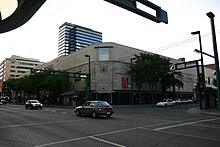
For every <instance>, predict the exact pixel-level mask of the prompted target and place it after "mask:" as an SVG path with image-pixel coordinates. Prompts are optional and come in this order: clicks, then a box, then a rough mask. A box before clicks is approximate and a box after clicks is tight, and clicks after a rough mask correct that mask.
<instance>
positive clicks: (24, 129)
mask: <svg viewBox="0 0 220 147" xmlns="http://www.w3.org/2000/svg"><path fill="white" fill-rule="evenodd" d="M196 106H197V107H198V105H197V104H187V105H178V106H174V107H167V108H157V107H155V106H152V105H151V106H115V107H114V109H115V114H114V115H113V116H112V117H111V118H105V117H100V118H96V119H94V118H90V117H77V116H75V114H74V112H73V110H72V109H69V108H54V107H44V108H43V109H42V110H26V109H24V106H22V105H12V104H7V105H0V146H1V147H8V146H10V147H17V146H19V147H30V146H35V147H44V146H53V147H58V146H59V147H60V146H63V147H68V146H71V147H72V146H83V147H87V146H88V147H93V146H94V147H97V146H105V147H108V146H109V147H110V146H111V147H114V146H116V147H125V146H128V147H166V146H167V147H168V146H169V147H170V146H178V147H186V146H187V147H195V146H199V147H207V146H212V147H219V145H220V117H216V116H209V115H202V114H193V113H189V112H187V110H188V109H189V108H190V107H196Z"/></svg>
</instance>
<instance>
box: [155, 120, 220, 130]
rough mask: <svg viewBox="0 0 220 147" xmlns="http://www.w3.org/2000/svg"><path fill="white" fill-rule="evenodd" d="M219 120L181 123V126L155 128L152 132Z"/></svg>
mask: <svg viewBox="0 0 220 147" xmlns="http://www.w3.org/2000/svg"><path fill="white" fill-rule="evenodd" d="M219 119H220V118H212V119H204V120H198V121H193V122H187V123H182V124H177V125H171V126H166V127H160V128H155V129H153V130H154V131H160V130H165V129H169V128H175V127H181V126H186V125H191V124H196V123H201V122H207V121H214V120H219Z"/></svg>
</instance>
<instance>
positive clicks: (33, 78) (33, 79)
mask: <svg viewBox="0 0 220 147" xmlns="http://www.w3.org/2000/svg"><path fill="white" fill-rule="evenodd" d="M69 87H70V82H69V75H68V74H63V73H62V74H57V75H51V74H49V73H46V74H45V73H37V74H31V75H29V76H25V77H22V78H19V79H9V80H7V81H5V82H4V83H3V89H10V90H13V91H16V92H21V91H23V92H25V93H29V94H36V95H37V94H38V93H39V90H40V89H49V92H50V93H57V94H60V93H62V92H64V91H66V90H68V89H69Z"/></svg>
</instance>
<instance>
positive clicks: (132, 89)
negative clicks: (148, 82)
mask: <svg viewBox="0 0 220 147" xmlns="http://www.w3.org/2000/svg"><path fill="white" fill-rule="evenodd" d="M135 59H136V58H131V70H132V64H133V60H135ZM131 103H132V104H134V83H133V76H132V73H131Z"/></svg>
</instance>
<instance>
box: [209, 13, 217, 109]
mask: <svg viewBox="0 0 220 147" xmlns="http://www.w3.org/2000/svg"><path fill="white" fill-rule="evenodd" d="M207 16H208V17H209V18H210V21H211V29H212V42H213V50H214V58H215V69H216V80H217V87H218V89H217V90H218V110H219V111H220V77H219V76H220V74H219V59H218V49H217V43H216V34H215V23H214V17H215V15H214V14H213V13H212V12H209V13H207Z"/></svg>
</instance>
